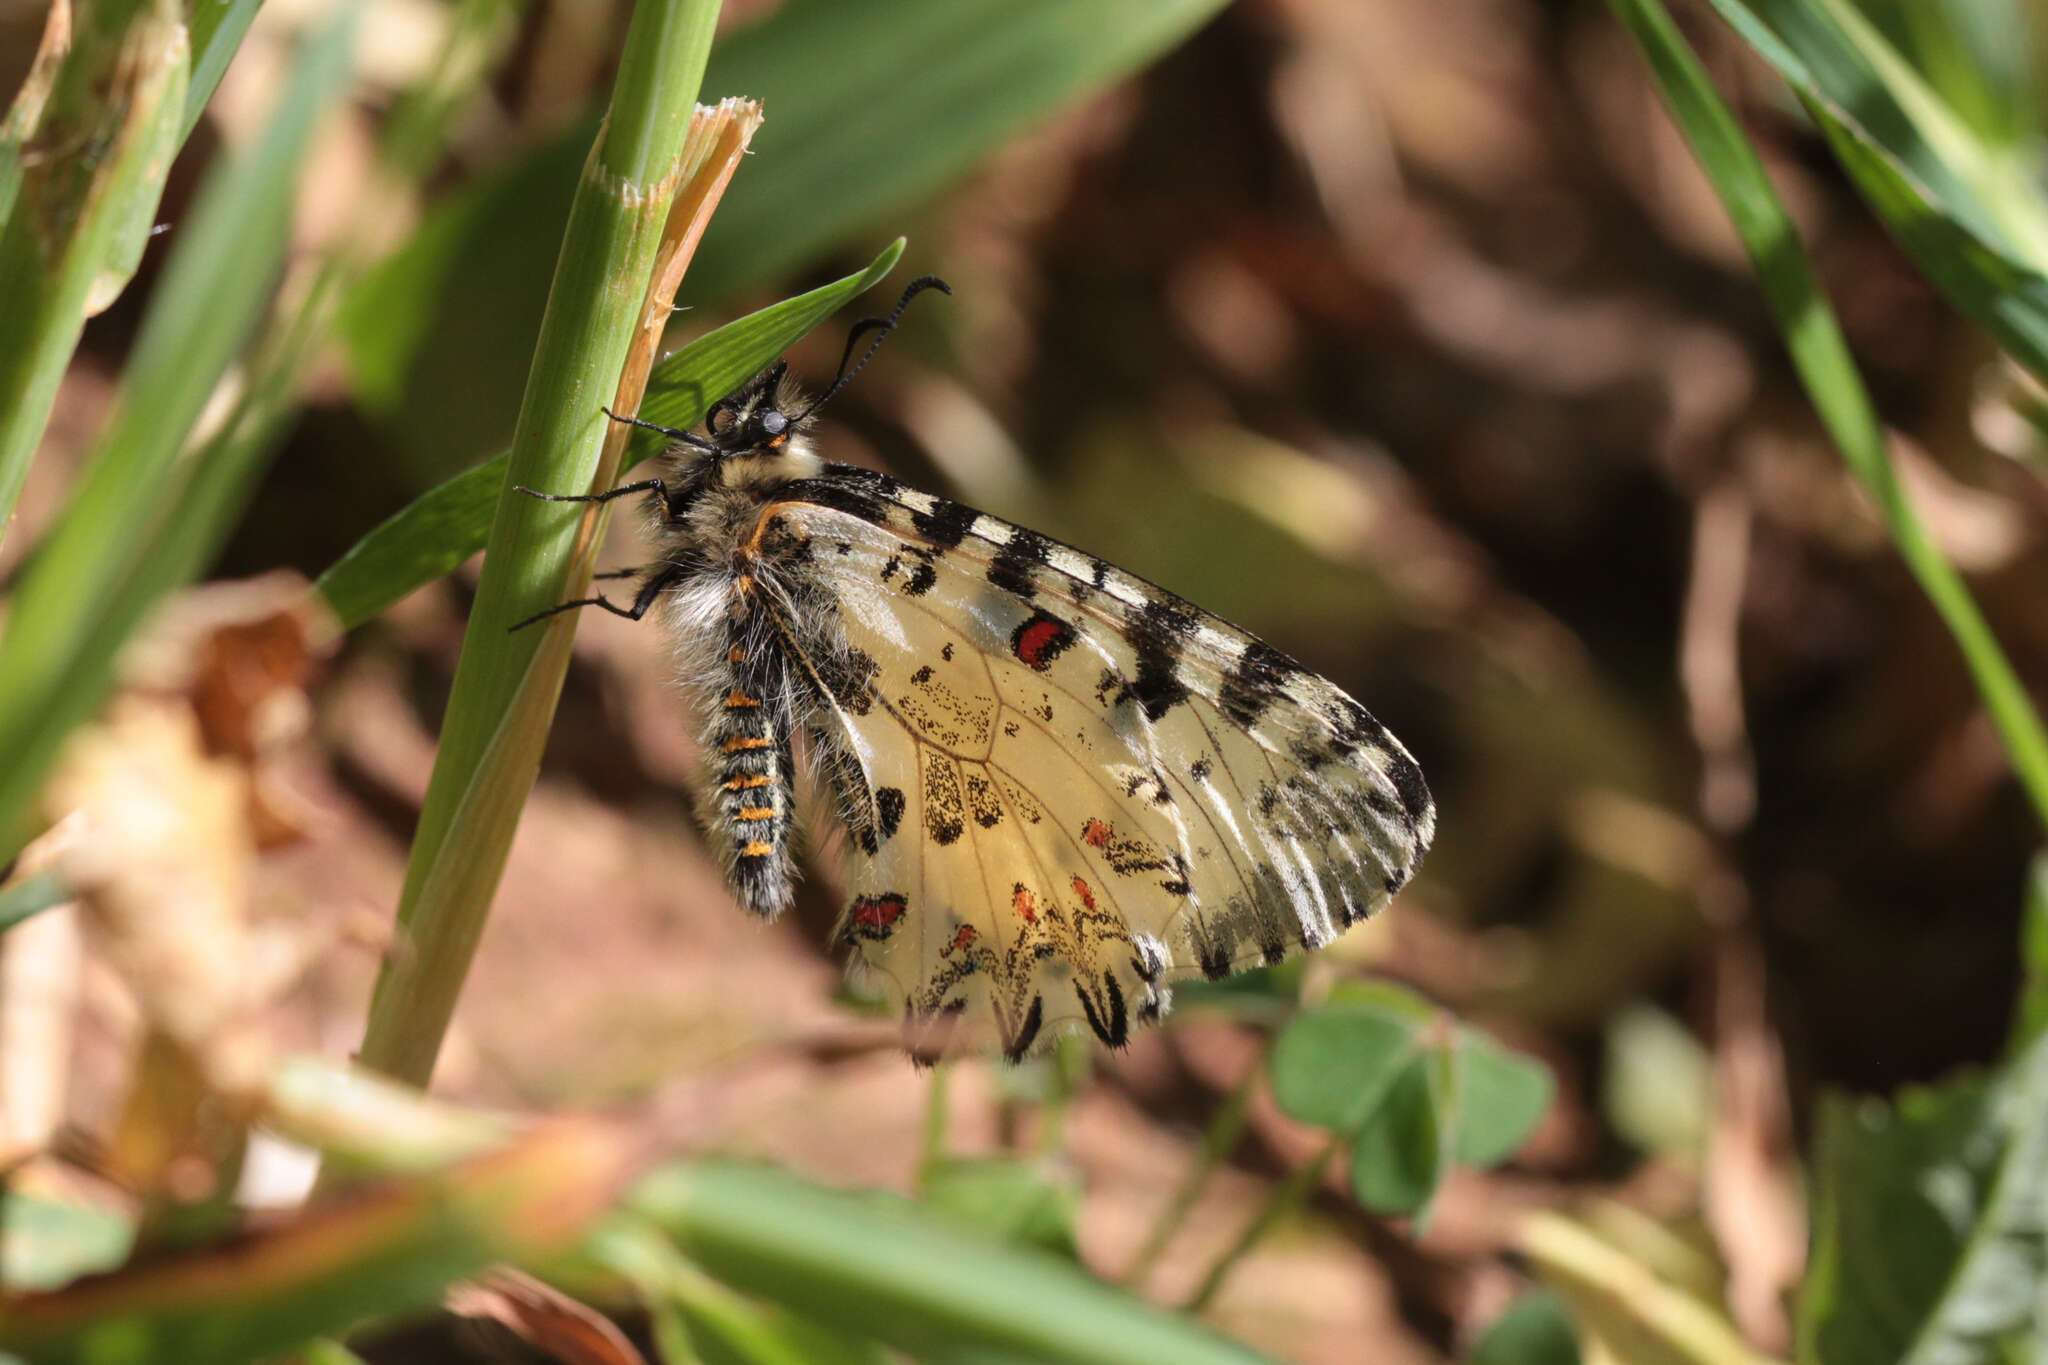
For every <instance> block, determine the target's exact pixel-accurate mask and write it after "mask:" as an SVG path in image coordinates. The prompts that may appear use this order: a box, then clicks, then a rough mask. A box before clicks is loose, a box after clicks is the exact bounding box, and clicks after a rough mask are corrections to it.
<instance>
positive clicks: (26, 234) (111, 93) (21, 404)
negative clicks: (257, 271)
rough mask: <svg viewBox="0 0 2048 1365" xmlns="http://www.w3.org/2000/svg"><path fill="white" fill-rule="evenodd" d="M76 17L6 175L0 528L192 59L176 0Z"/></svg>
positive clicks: (114, 288)
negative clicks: (15, 170) (14, 170)
mask: <svg viewBox="0 0 2048 1365" xmlns="http://www.w3.org/2000/svg"><path fill="white" fill-rule="evenodd" d="M77 24H78V27H77V31H76V33H75V34H74V37H73V41H72V45H71V51H70V53H69V54H68V55H67V56H66V58H65V60H64V61H63V63H62V65H61V66H60V67H59V68H58V70H57V72H56V78H55V81H54V83H53V86H52V89H51V90H50V93H49V98H48V100H47V102H46V103H45V104H44V107H43V109H42V111H41V117H40V119H39V120H38V122H37V126H36V129H35V131H34V133H33V134H31V135H29V137H28V139H27V141H26V142H25V143H24V144H23V145H22V147H21V148H20V154H19V162H18V165H19V168H20V169H19V178H18V180H17V179H16V178H15V176H14V175H13V174H11V173H10V175H9V176H8V177H7V179H8V182H9V183H10V184H11V185H12V189H11V192H10V197H11V200H12V203H11V205H10V206H9V209H8V213H7V219H6V224H5V228H4V230H0V319H5V325H4V326H0V537H4V536H5V534H6V526H7V521H8V518H9V516H10V514H11V513H12V512H13V510H14V502H15V499H16V498H17V497H19V496H20V494H21V485H22V482H23V480H25V479H26V478H27V477H28V467H29V462H30V461H31V460H32V459H33V458H34V456H35V451H36V446H37V445H38V444H39V443H40V442H41V440H42V436H43V428H44V426H45V425H46V424H47V423H48V422H49V420H50V409H51V407H52V406H53V405H54V404H55V402H56V400H57V382H58V381H59V380H60V379H61V378H63V375H64V369H65V367H66V366H67V365H68V364H70V362H71V353H72V351H73V350H75V349H76V348H77V346H78V338H79V334H80V333H81V332H83V331H84V330H85V320H86V318H87V317H88V316H89V315H91V314H92V313H95V312H98V311H99V310H100V309H101V308H103V307H105V306H106V305H107V304H108V303H109V302H111V301H112V300H113V298H114V297H115V296H117V295H118V294H119V293H120V291H121V287H122V286H123V285H125V284H126V283H127V281H128V278H129V276H131V275H132V274H134V272H135V265H136V262H137V261H139V260H140V259H141V255H142V248H143V246H144V244H145V243H146V242H147V241H148V238H149V230H150V226H151V223H152V222H153V220H154V218H155V214H156V206H157V201H158V199H159V198H160V197H161V196H162V194H163V187H164V177H165V176H166V175H167V174H168V173H169V171H170V167H171V157H172V156H173V154H174V153H175V152H176V151H177V148H178V140H179V139H178V128H179V120H180V119H181V117H182V116H183V113H184V108H185V90H186V84H187V74H188V71H189V69H190V61H191V54H190V52H189V51H188V49H187V47H186V37H185V21H184V17H183V15H182V14H180V12H179V9H178V5H177V3H176V0H142V3H135V2H134V0H130V3H127V4H112V3H110V4H105V5H93V6H87V7H85V8H84V9H83V10H81V11H80V13H79V15H78V19H77ZM81 149H85V150H81ZM9 160H10V162H12V161H13V160H14V159H13V158H11V157H10V158H9ZM0 752H4V750H0Z"/></svg>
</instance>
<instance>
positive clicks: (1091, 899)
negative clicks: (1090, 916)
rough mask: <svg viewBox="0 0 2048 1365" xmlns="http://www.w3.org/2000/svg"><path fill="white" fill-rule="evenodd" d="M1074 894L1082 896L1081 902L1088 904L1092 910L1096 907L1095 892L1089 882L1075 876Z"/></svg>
mask: <svg viewBox="0 0 2048 1365" xmlns="http://www.w3.org/2000/svg"><path fill="white" fill-rule="evenodd" d="M1074 894H1075V895H1077V896H1079V897H1080V898H1081V904H1083V905H1085V906H1087V907H1088V908H1089V909H1090V910H1093V909H1094V908H1095V893H1094V892H1093V891H1090V890H1089V889H1088V883H1086V882H1084V881H1082V880H1081V879H1080V878H1079V877H1076V878H1074Z"/></svg>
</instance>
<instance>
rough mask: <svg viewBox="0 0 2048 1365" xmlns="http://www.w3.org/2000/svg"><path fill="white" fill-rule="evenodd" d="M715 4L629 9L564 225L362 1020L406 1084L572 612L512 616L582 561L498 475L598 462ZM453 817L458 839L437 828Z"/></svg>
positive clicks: (452, 988) (507, 843)
mask: <svg viewBox="0 0 2048 1365" xmlns="http://www.w3.org/2000/svg"><path fill="white" fill-rule="evenodd" d="M717 15H718V5H717V3H716V0H640V3H639V4H638V5H637V6H636V7H635V8H634V11H633V18H632V22H631V25H630V27H629V29H628V31H627V34H626V38H625V46H624V57H623V59H622V62H621V65H620V68H619V73H618V76H617V79H616V82H615V84H614V88H613V93H612V103H611V111H610V114H609V116H608V117H607V120H606V123H605V127H604V130H603V131H602V132H601V133H600V134H599V137H598V139H597V142H596V143H595V145H594V146H593V147H592V149H591V153H590V157H589V159H588V161H587V162H586V163H585V171H584V175H583V177H582V179H581V180H580V181H579V183H578V185H577V191H576V197H575V202H574V203H573V204H572V206H571V208H570V211H569V219H568V224H567V226H566V228H565V229H564V231H563V235H562V245H561V254H560V256H559V258H558V260H557V264H556V270H555V276H554V284H553V286H552V288H551V290H550V293H549V306H548V313H547V319H546V321H545V323H544V325H543V326H542V329H541V335H540V339H539V342H538V343H537V345H536V347H535V350H534V355H533V365H532V372H531V376H530V379H529V382H528V385H527V389H526V396H525V399H524V401H523V403H522V404H521V407H520V416H519V422H518V427H517V430H516V432H515V434H514V437H513V441H512V451H511V458H510V462H509V464H508V466H507V474H506V480H507V481H506V483H505V484H504V485H503V486H502V489H501V492H500V495H499V498H498V502H497V507H496V511H495V515H494V517H493V520H492V526H491V534H490V537H489V540H488V542H487V554H486V557H485V564H484V573H483V578H482V580H481V582H480V583H479V586H478V591H477V598H476V602H475V605H474V607H473V608H472V610H471V613H470V622H469V630H468V633H467V634H466V636H465V637H464V640H463V648H462V658H461V661H460V662H459V664H458V665H457V667H456V674H455V682H454V687H453V689H452V692H451V695H450V697H449V702H448V710H447V714H446V716H445V717H444V719H443V722H442V726H441V741H440V748H439V750H438V752H437V754H436V757H435V763H434V773H433V777H432V778H431V779H430V781H429V783H428V788H427V796H426V800H425V802H424V804H423V806H422V808H421V812H420V820H419V826H418V828H417V830H416V831H415V834H414V838H413V847H412V855H411V858H410V860H409V862H408V864H407V869H406V884H405V890H404V892H403V894H402V897H401V899H400V903H399V910H398V920H399V930H400V932H401V933H403V934H405V935H406V936H407V938H408V940H409V942H408V949H407V951H406V952H405V953H402V954H394V955H393V957H392V958H390V959H387V962H386V964H385V969H384V971H383V973H382V975H380V977H379V978H378V983H377V989H376V992H375V994H374V996H373V997H372V999H371V1003H370V1019H369V1023H368V1025H367V1026H366V1028H365V1031H364V1040H363V1046H362V1051H361V1054H360V1055H361V1057H362V1059H363V1061H364V1063H365V1064H366V1065H368V1066H371V1067H373V1068H375V1069H377V1070H380V1071H384V1072H387V1073H388V1074H391V1075H394V1076H397V1077H399V1078H400V1079H403V1080H407V1081H411V1082H413V1083H414V1084H418V1085H424V1084H425V1083H426V1081H427V1079H428V1077H429V1076H430V1074H431V1073H432V1070H433V1061H434V1057H435V1055H436V1053H437V1052H438V1050H439V1046H440V1040H441V1037H442V1034H443V1033H444V1032H445V1030H446V1028H447V1024H448V1019H449V1017H450V1016H451V1015H452V1013H453V1011H454V1003H455V998H456V995H457V994H458V993H459V991H460V989H461V984H462V981H463V978H464V977H465V976H466V975H467V972H468V967H469V958H470V954H471V952H472V951H473V950H474V948H475V945H476V942H477V939H478V938H479V937H480V936H481V934H482V931H483V920H484V916H485V913H486V911H487V910H488V907H489V903H490V898H491V895H492V893H493V892H494V891H495V890H496V887H497V881H498V877H499V876H500V874H501V873H502V872H503V870H504V860H505V857H506V855H507V852H508V851H509V849H510V847H511V839H512V832H513V829H514V827H515V826H516V824H517V819H518V811H519V808H520V806H521V805H522V804H523V802H524V801H525V798H526V792H527V789H528V788H529V787H530V786H531V785H532V783H533V779H534V775H535V773H536V771H537V770H538V766H539V759H540V745H541V742H542V740H543V738H544V736H545V732H546V728H547V724H548V722H549V720H550V718H551V717H552V715H553V710H554V702H555V697H556V695H557V694H558V692H559V690H560V687H561V681H562V672H563V670H564V669H565V668H566V667H567V659H568V644H567V636H568V633H569V628H570V627H571V626H572V625H573V622H571V621H569V620H568V619H566V618H558V620H557V621H556V622H555V623H553V624H551V625H550V626H549V627H543V628H540V629H536V630H530V631H522V632H518V633H514V632H513V631H512V630H511V626H512V625H513V624H514V623H515V622H517V621H520V620H522V619H524V618H526V617H527V616H530V615H532V614H533V612H535V611H536V610H538V609H540V608H541V607H544V606H546V605H548V604H550V603H552V602H554V601H557V600H559V596H560V593H561V591H562V587H563V585H564V584H565V583H566V582H567V581H569V579H570V577H571V569H572V565H579V566H581V568H580V572H582V573H583V574H585V575H587V573H588V557H587V551H588V548H589V538H590V535H591V529H592V528H591V527H589V526H588V525H586V524H584V523H583V522H581V521H579V519H577V518H574V517H569V516H565V515H564V514H563V511H562V509H561V508H560V507H559V506H557V505H556V504H551V503H544V502H540V501H538V500H536V499H533V498H528V497H525V496H522V495H521V494H519V493H517V492H515V491H514V490H513V485H515V484H517V485H524V486H525V487H528V488H543V489H559V490H578V491H581V490H585V489H588V488H590V487H591V486H592V482H593V480H594V479H595V478H596V477H597V475H598V472H599V469H600V463H601V460H602V459H603V458H604V456H605V452H606V449H607V443H608V442H609V441H610V439H611V429H612V427H613V425H614V424H613V423H612V422H611V421H610V420H609V419H608V418H606V416H605V415H604V408H605V406H606V405H607V404H613V403H616V402H618V401H619V385H620V382H621V377H622V375H623V374H624V372H625V369H626V366H627V363H628V359H629V355H630V353H631V350H632V347H633V346H634V345H635V344H636V343H639V342H641V339H642V327H641V323H642V315H643V310H644V309H645V307H646V305H647V296H648V282H649V280H650V279H651V277H652V273H653V270H654V268H655V264H656V256H657V251H658V249H659V248H660V246H661V245H662V243H663V241H664V237H665V233H666V231H667V228H668V220H669V208H670V205H671V203H672V202H673V201H674V200H675V198H676V196H677V194H678V192H679V189H681V188H683V186H682V185H679V183H678V182H679V181H685V182H687V181H688V179H689V178H690V177H695V176H697V175H699V174H701V173H702V172H703V170H704V166H703V165H702V163H701V162H700V163H699V164H695V165H692V164H686V163H685V160H684V150H685V143H686V140H688V138H689V135H690V133H691V130H692V116H693V111H694V110H695V108H696V93H697V87H698V84H699V81H700V80H701V78H702V74H703V70H704V59H705V56H706V54H707V52H708V51H709V48H710V44H711V33H712V29H713V26H714V24H715V23H716V20H717ZM709 154H710V150H709V148H705V149H702V150H701V151H700V152H698V153H697V155H698V156H700V157H703V156H708V155H709ZM665 302H666V301H664V303H665ZM643 373H644V372H643ZM637 397H638V395H637V394H635V395H634V398H635V399H636V400H637ZM458 827H459V828H460V831H461V838H460V839H452V838H451V836H452V835H453V834H454V833H455V832H456V831H457V830H458Z"/></svg>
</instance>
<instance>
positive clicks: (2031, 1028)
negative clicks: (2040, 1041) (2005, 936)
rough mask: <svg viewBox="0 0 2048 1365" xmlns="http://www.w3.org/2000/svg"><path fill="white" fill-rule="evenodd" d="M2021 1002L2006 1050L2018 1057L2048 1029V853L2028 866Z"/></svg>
mask: <svg viewBox="0 0 2048 1365" xmlns="http://www.w3.org/2000/svg"><path fill="white" fill-rule="evenodd" d="M2020 970H2021V972H2022V973H2023V977H2022V980H2021V982H2020V999H2019V1005H2018V1008H2017V1011H2016V1013H2015V1017H2014V1019H2013V1025H2012V1039H2011V1041H2010V1042H2008V1043H2007V1044H2006V1051H2007V1052H2008V1053H2010V1054H2011V1055H2014V1056H2017V1055H2019V1054H2020V1053H2022V1052H2024V1051H2026V1050H2027V1049H2028V1048H2029V1047H2032V1046H2033V1044H2034V1040H2035V1039H2036V1038H2039V1037H2040V1036H2041V1033H2042V1029H2043V1026H2048V853H2037V854H2035V855H2034V861H2033V862H2031V863H2029V864H2028V865H2027V885H2026V889H2025V891H2024V892H2023V893H2022V895H2021V898H2020Z"/></svg>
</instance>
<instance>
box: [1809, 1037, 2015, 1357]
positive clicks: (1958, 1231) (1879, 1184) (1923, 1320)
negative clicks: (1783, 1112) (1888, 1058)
mask: <svg viewBox="0 0 2048 1365" xmlns="http://www.w3.org/2000/svg"><path fill="white" fill-rule="evenodd" d="M1814 1178H1815V1181H1816V1184H1817V1186H1818V1189H1817V1193H1816V1196H1815V1200H1814V1224H1813V1253H1812V1262H1811V1268H1810V1270H1809V1272H1808V1275H1807V1279H1806V1282H1805V1284H1804V1286H1803V1287H1802V1289H1801V1291H1800V1296H1799V1303H1798V1338H1799V1359H1800V1360H1801V1362H1803V1365H1849V1362H1862V1361H1869V1360H1888V1361H1898V1362H1901V1365H1950V1362H1961V1361H1974V1360H1984V1359H1990V1358H1991V1356H1992V1353H1993V1348H1994V1346H1995V1344H1996V1343H1997V1342H1999V1341H2000V1340H2001V1339H2002V1338H2004V1337H2006V1336H2008V1335H2010V1334H2013V1333H2016V1332H2031V1331H2037V1330H2038V1326H2039V1324H2038V1321H2037V1316H2036V1315H2037V1314H2038V1312H2039V1295H2040V1286H2041V1280H2042V1274H2043V1271H2044V1268H2048V1039H2037V1040H2036V1041H2035V1042H2033V1043H2032V1044H2031V1045H2030V1046H2029V1048H2028V1049H2027V1051H2026V1052H2025V1053H2024V1054H2023V1055H2022V1056H2021V1057H2019V1058H2018V1059H2016V1061H2015V1062H2014V1063H2013V1065H2012V1066H2011V1068H2010V1069H2009V1070H2008V1071H2007V1072H2005V1073H2004V1074H2003V1075H2001V1076H1999V1077H1998V1078H1996V1079H1995V1080H1994V1081H1991V1082H1988V1083H1987V1082H1984V1081H1979V1080H1967V1079H1966V1080H1961V1081H1955V1082H1951V1083H1949V1084H1947V1085H1944V1086H1941V1087H1939V1088H1935V1089H1922V1090H1911V1091H1908V1092H1906V1093H1905V1094H1903V1095H1901V1096H1900V1097H1899V1099H1898V1101H1897V1103H1896V1104H1894V1105H1885V1104H1882V1103H1879V1102H1877V1101H1874V1100H1872V1101H1861V1102H1858V1101H1850V1100H1843V1099H1831V1100H1829V1101H1827V1102H1826V1103H1825V1104H1824V1105H1823V1107H1822V1110H1821V1115H1820V1135H1819V1140H1818V1142H1817V1143H1816V1145H1815V1152H1814Z"/></svg>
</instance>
